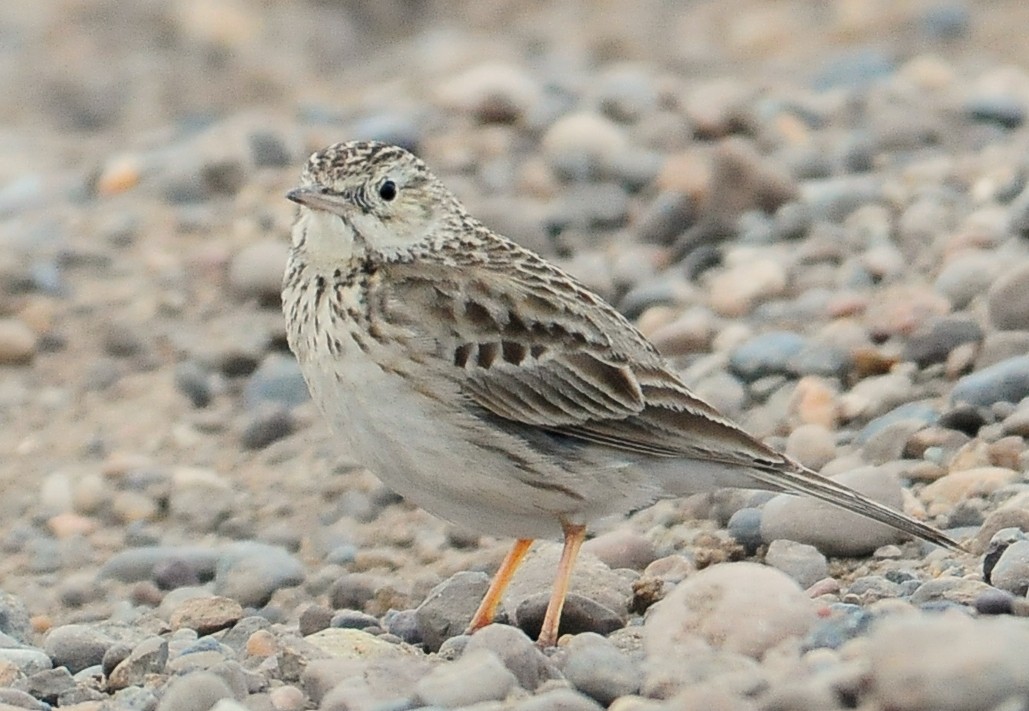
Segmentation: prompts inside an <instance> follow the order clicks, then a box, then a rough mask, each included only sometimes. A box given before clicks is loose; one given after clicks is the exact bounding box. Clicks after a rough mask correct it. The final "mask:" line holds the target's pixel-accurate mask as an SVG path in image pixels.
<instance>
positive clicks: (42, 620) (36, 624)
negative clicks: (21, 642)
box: [29, 615, 54, 634]
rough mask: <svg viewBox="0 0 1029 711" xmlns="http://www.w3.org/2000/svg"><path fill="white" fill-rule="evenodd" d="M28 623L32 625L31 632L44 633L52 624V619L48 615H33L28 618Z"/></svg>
mask: <svg viewBox="0 0 1029 711" xmlns="http://www.w3.org/2000/svg"><path fill="white" fill-rule="evenodd" d="M29 624H30V625H32V631H33V632H35V633H37V634H44V633H46V632H49V631H50V628H51V627H53V626H54V620H53V618H52V617H50V615H33V616H32V617H31V618H29Z"/></svg>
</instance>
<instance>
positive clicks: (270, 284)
mask: <svg viewBox="0 0 1029 711" xmlns="http://www.w3.org/2000/svg"><path fill="white" fill-rule="evenodd" d="M287 252H289V245H288V244H286V243H285V242H283V241H282V240H279V239H264V240H261V241H258V242H254V243H253V244H249V245H247V246H246V247H244V248H243V249H241V250H240V251H239V252H237V253H236V254H235V256H233V258H232V260H231V261H230V262H229V268H228V281H229V286H231V287H232V289H233V290H234V291H235V292H236V293H237V294H238V295H239V296H241V297H243V298H257V299H261V300H272V299H275V300H278V299H279V298H280V297H279V294H280V292H281V291H282V269H283V265H284V264H285V263H286V254H287Z"/></svg>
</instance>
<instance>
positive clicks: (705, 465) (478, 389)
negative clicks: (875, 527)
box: [282, 142, 959, 645]
mask: <svg viewBox="0 0 1029 711" xmlns="http://www.w3.org/2000/svg"><path fill="white" fill-rule="evenodd" d="M288 197H289V199H290V200H293V201H294V202H296V203H298V204H299V205H300V209H299V213H298V216H297V219H296V223H295V224H294V227H293V246H292V249H291V250H290V254H289V262H288V265H287V268H286V275H285V280H284V283H283V291H282V301H283V310H284V312H285V315H286V322H287V333H288V337H289V344H290V347H291V348H292V349H293V352H294V353H295V354H296V356H297V358H298V360H299V361H300V366H301V369H302V370H303V373H304V377H305V378H306V380H307V384H308V386H309V388H310V390H311V394H312V396H313V397H314V400H315V402H316V403H317V405H318V407H319V408H321V410H322V412H324V413H325V416H326V417H327V418H328V420H329V422H330V424H331V425H332V427H333V428H334V430H335V432H336V433H337V434H338V435H339V437H341V438H342V439H343V440H344V441H345V442H346V443H347V445H349V452H351V453H352V454H353V455H354V456H356V457H358V458H359V460H361V461H362V463H364V464H366V465H367V466H368V467H369V468H371V470H372V471H373V472H375V473H376V474H377V475H378V476H379V477H381V479H382V480H383V481H384V482H385V483H386V484H387V485H389V486H390V487H391V488H393V489H394V490H396V491H397V492H398V493H400V494H402V495H403V496H404V497H406V498H408V499H410V500H411V501H412V502H414V503H416V504H418V505H419V506H422V507H424V508H425V509H427V510H428V511H430V512H432V513H434V514H436V515H437V516H440V517H442V518H444V519H447V520H449V521H452V522H454V523H457V524H460V525H461V526H466V527H468V528H471V529H475V530H478V531H483V532H488V533H491V534H495V535H502V536H511V537H514V538H516V539H517V541H516V543H515V544H514V547H513V548H512V549H511V552H510V553H509V554H508V556H507V557H506V558H505V559H504V562H503V564H502V565H501V567H500V569H499V570H498V571H497V574H496V576H495V577H494V579H493V582H492V584H491V585H490V588H489V591H488V592H487V594H486V597H485V599H484V600H483V601H482V604H481V605H480V607H479V610H478V611H477V612H476V614H475V616H474V617H473V619H472V622H471V625H470V629H471V630H475V629H478V628H480V627H482V626H484V625H486V624H489V622H490V621H491V620H492V619H493V616H494V613H495V611H496V609H497V606H498V604H499V601H500V597H501V595H502V593H503V591H504V589H505V587H506V585H507V584H508V582H510V580H511V577H512V576H513V574H514V571H515V569H516V568H517V567H518V565H519V563H520V562H521V560H522V558H523V557H524V556H525V554H526V552H527V551H528V549H529V546H530V544H531V543H532V540H533V539H534V538H540V537H551V536H558V535H563V536H564V551H563V554H562V556H561V560H560V564H559V567H558V571H557V578H556V581H555V583H554V587H553V591H552V593H551V598H550V604H549V606H548V608H547V613H546V616H545V618H544V622H543V627H542V630H541V631H540V637H539V641H540V644H541V645H553V644H554V643H555V642H556V639H557V633H558V626H559V623H560V618H561V608H562V605H563V604H564V599H565V595H566V593H567V591H568V580H569V576H570V574H571V570H572V566H573V564H574V561H575V557H576V554H577V553H578V550H579V546H580V545H581V544H582V542H583V540H584V538H585V535H586V525H587V524H588V523H589V522H590V521H592V520H595V519H597V518H599V517H602V516H606V515H609V514H624V513H627V512H630V511H633V510H636V509H639V508H642V507H644V506H648V505H650V504H652V503H654V502H655V501H657V500H658V499H662V498H667V497H675V496H683V495H686V494H691V493H698V492H707V491H712V490H714V489H717V488H721V487H736V488H761V489H770V490H772V491H784V492H790V493H794V494H807V495H810V496H814V497H817V498H819V499H822V500H824V501H828V502H830V503H833V504H836V505H838V506H841V507H843V508H845V509H849V510H851V511H854V512H857V513H859V514H862V515H864V516H867V517H869V518H872V519H875V520H877V521H881V522H883V523H885V524H888V525H890V526H893V527H895V528H897V529H900V530H901V531H904V532H907V533H909V534H912V535H914V536H918V537H920V538H923V539H925V540H927V541H931V542H933V543H936V544H938V545H943V546H947V547H950V548H955V549H958V548H959V546H958V545H957V544H956V543H955V542H954V541H952V540H951V539H950V538H948V537H947V536H945V535H944V534H942V533H940V532H939V531H937V530H935V529H933V528H931V527H929V526H927V525H925V524H923V523H920V522H918V521H916V520H914V519H912V518H909V517H908V516H905V515H904V514H902V513H899V512H897V511H893V510H892V509H889V508H886V507H884V506H882V505H880V504H878V503H875V502H873V501H871V500H870V499H868V498H866V497H865V496H862V495H861V494H858V493H857V492H855V491H852V490H851V489H848V488H846V487H844V486H842V485H840V484H837V483H836V482H834V481H832V480H830V479H827V478H825V477H822V476H820V475H818V474H816V473H815V472H813V471H810V470H808V469H806V468H804V467H802V466H800V465H799V464H797V463H796V462H794V461H792V460H791V459H789V458H787V457H786V456H784V455H782V454H780V453H778V452H776V451H775V450H773V449H771V448H770V447H768V446H766V445H764V444H762V443H761V442H759V441H758V440H756V439H754V438H753V437H751V436H750V435H748V434H746V433H745V432H743V431H742V430H741V429H739V428H738V427H737V426H736V425H734V424H733V423H732V422H730V421H729V420H727V419H725V418H724V417H722V416H721V415H720V414H718V412H716V411H715V410H714V409H713V408H712V407H711V406H709V405H708V404H707V403H705V402H703V401H702V400H700V399H698V398H697V397H696V396H695V395H693V394H692V393H691V392H690V391H689V389H688V388H687V387H686V386H685V385H684V384H683V382H682V380H681V379H680V377H679V376H678V375H677V374H676V372H675V371H674V370H673V369H672V368H671V367H670V366H669V365H668V364H667V363H666V362H665V361H664V360H663V359H662V358H661V356H660V355H659V354H658V352H657V350H656V349H655V348H654V346H653V345H651V344H650V343H649V342H648V341H647V339H646V338H644V337H643V335H641V334H640V332H639V331H637V330H636V329H635V328H634V327H633V326H632V324H630V323H629V322H628V321H627V320H626V319H625V318H624V317H623V316H622V315H621V314H619V313H618V312H617V311H616V310H615V309H614V308H612V307H611V306H610V305H608V304H607V303H605V302H604V301H603V300H602V299H601V298H600V297H599V296H597V295H596V294H594V293H593V292H591V291H590V290H589V289H587V288H586V287H585V286H583V285H582V284H580V283H579V282H578V281H576V280H575V279H574V278H573V277H571V276H569V275H568V274H566V273H565V272H563V271H562V270H560V269H558V268H557V267H556V266H554V265H552V264H550V263H549V262H547V261H545V260H544V259H543V258H542V257H540V256H538V255H536V254H534V253H533V252H530V251H528V250H526V249H524V248H522V247H520V246H518V245H517V244H515V243H514V242H512V241H510V240H508V239H506V238H505V237H502V236H500V235H498V234H496V233H495V232H493V231H491V230H490V229H489V228H487V227H485V226H484V225H482V224H481V223H480V222H478V221H477V220H476V219H475V218H473V217H472V216H470V215H469V214H468V212H467V211H466V210H465V209H464V207H462V205H461V204H460V203H459V202H458V200H457V198H455V197H454V196H453V195H452V194H451V193H450V192H449V191H448V190H447V189H446V188H445V187H444V186H443V184H442V183H441V182H440V181H439V179H437V178H436V176H434V175H433V174H432V173H431V172H430V171H429V169H428V168H427V167H426V166H425V164H424V163H423V162H422V161H421V160H419V159H418V158H416V157H415V156H413V155H412V154H410V153H408V152H407V151H405V150H403V149H401V148H397V147H395V146H390V145H385V144H382V143H372V142H349V143H339V144H336V145H333V146H330V147H329V148H326V149H325V150H322V151H319V152H318V153H315V154H314V155H312V156H311V158H310V160H309V161H308V162H307V166H306V167H305V168H304V171H303V175H302V176H301V180H300V185H299V187H297V188H296V189H295V190H293V191H291V192H290V193H289V195H288Z"/></svg>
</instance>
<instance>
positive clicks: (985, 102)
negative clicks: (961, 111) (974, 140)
mask: <svg viewBox="0 0 1029 711" xmlns="http://www.w3.org/2000/svg"><path fill="white" fill-rule="evenodd" d="M965 112H966V113H967V114H968V116H969V117H970V118H971V119H973V120H974V121H983V122H987V123H994V124H997V125H998V126H1001V127H1002V128H1007V129H1015V128H1018V127H1019V126H1021V125H1022V123H1023V122H1024V121H1025V104H1023V103H1022V102H1021V101H1020V100H1018V99H1016V98H1015V97H1013V96H1007V95H1002V94H993V95H986V96H977V97H975V98H973V99H970V100H969V101H968V102H967V103H966V104H965Z"/></svg>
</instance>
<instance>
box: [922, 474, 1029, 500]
mask: <svg viewBox="0 0 1029 711" xmlns="http://www.w3.org/2000/svg"><path fill="white" fill-rule="evenodd" d="M1017 477H1018V474H1017V473H1016V472H1014V471H1012V470H1011V469H1005V468H1004V467H976V468H974V469H964V470H961V471H955V472H951V473H950V474H947V475H946V476H944V477H941V478H939V479H937V480H936V481H934V482H932V483H931V484H929V485H928V486H926V487H925V489H923V490H922V494H921V498H922V500H923V501H925V503H926V504H928V505H929V506H930V507H932V506H933V505H937V506H940V507H943V508H945V509H949V508H950V507H953V506H956V505H957V504H958V503H959V502H961V501H965V500H967V499H969V498H972V497H974V496H987V495H989V494H991V493H992V492H994V491H996V490H997V489H999V488H1001V487H1002V486H1005V485H1007V484H1010V483H1011V482H1013V481H1015V479H1016V478H1017Z"/></svg>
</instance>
